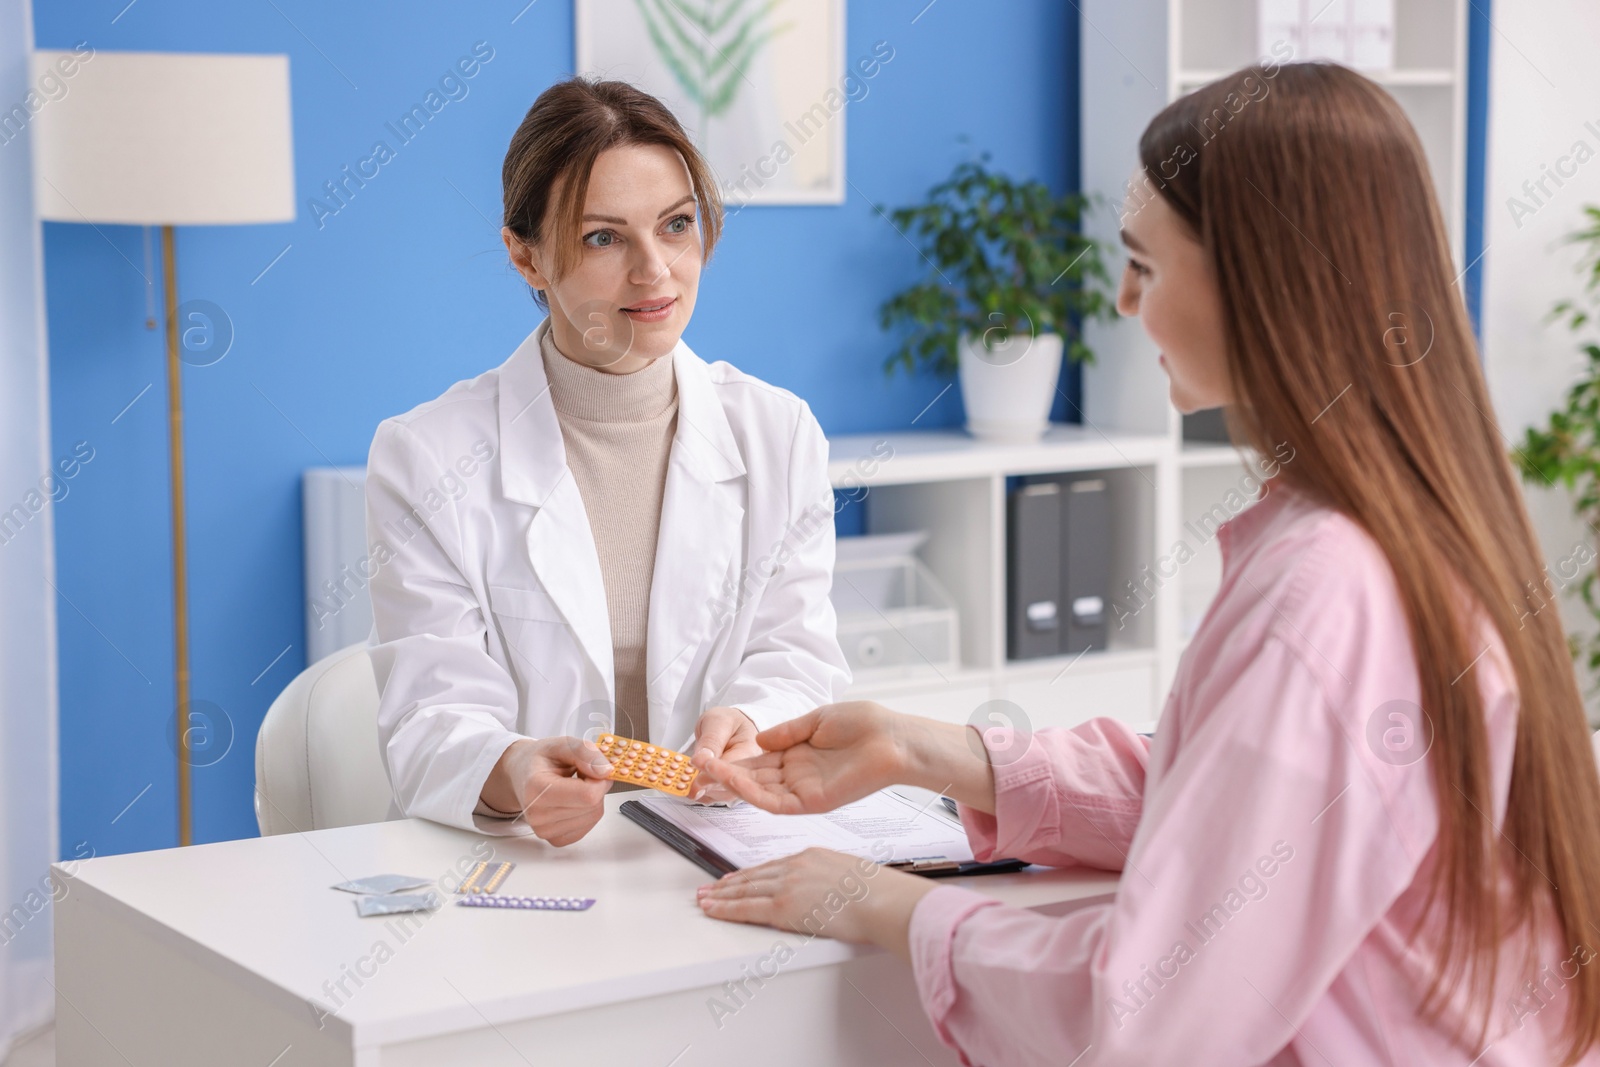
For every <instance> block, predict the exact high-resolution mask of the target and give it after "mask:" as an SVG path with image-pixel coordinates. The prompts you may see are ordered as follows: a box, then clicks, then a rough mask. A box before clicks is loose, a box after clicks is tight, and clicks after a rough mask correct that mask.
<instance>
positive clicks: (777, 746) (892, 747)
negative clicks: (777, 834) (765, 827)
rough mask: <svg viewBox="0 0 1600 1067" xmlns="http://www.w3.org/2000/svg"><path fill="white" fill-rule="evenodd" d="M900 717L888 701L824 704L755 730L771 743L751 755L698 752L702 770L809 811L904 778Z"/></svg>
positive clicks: (736, 788)
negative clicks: (736, 756) (886, 704)
mask: <svg viewBox="0 0 1600 1067" xmlns="http://www.w3.org/2000/svg"><path fill="white" fill-rule="evenodd" d="M899 718H900V716H899V715H897V714H896V713H895V712H893V711H890V710H889V709H888V708H886V707H884V706H883V705H882V704H878V703H875V702H873V701H870V700H855V701H849V702H847V703H843V704H824V705H822V706H821V707H819V708H817V709H815V710H814V711H810V712H807V713H806V714H804V715H801V716H800V717H799V718H795V719H790V720H789V721H787V722H781V723H779V724H778V725H776V726H774V727H772V728H771V729H768V730H763V731H761V732H760V733H759V734H757V735H756V742H757V743H758V744H759V745H760V746H761V747H762V748H763V749H765V750H766V751H765V752H764V753H762V754H761V755H759V756H752V757H749V758H746V759H736V760H731V761H730V760H724V759H718V758H714V757H702V756H701V755H696V756H695V757H694V763H695V765H696V766H697V767H699V768H700V771H701V773H702V774H704V775H707V776H709V777H710V778H711V779H712V780H713V781H716V782H718V783H720V784H721V785H723V786H724V787H726V788H727V789H728V790H729V791H730V792H732V793H733V794H734V795H736V796H738V797H740V798H742V799H744V800H747V801H749V802H750V803H751V804H754V805H755V806H756V807H758V808H764V809H766V810H767V811H771V812H776V813H777V814H779V815H806V814H812V813H815V812H821V811H832V810H833V809H834V808H837V807H840V806H841V805H844V804H848V803H850V802H851V801H854V800H860V799H861V798H862V797H864V796H868V795H870V794H872V793H875V792H877V791H878V790H879V789H882V788H884V787H885V786H889V785H893V784H895V783H896V782H897V781H899V780H900V779H899V777H897V776H898V775H899V773H900V772H901V769H902V768H901V762H902V760H901V746H900V742H899V739H898V737H897V736H896V733H897V732H896V722H897V720H898V719H899Z"/></svg>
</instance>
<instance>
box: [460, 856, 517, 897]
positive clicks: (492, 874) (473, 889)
mask: <svg viewBox="0 0 1600 1067" xmlns="http://www.w3.org/2000/svg"><path fill="white" fill-rule="evenodd" d="M514 867H516V864H515V863H512V862H511V861H510V860H499V861H496V862H493V863H491V862H489V861H487V860H480V861H479V862H478V863H477V864H476V865H475V866H474V867H473V868H472V870H470V871H468V872H467V876H466V877H465V878H463V879H462V880H461V886H460V888H458V889H457V890H456V892H457V893H493V892H494V891H495V890H496V889H499V888H500V883H501V882H503V881H505V880H506V875H508V874H510V873H511V871H512V868H514Z"/></svg>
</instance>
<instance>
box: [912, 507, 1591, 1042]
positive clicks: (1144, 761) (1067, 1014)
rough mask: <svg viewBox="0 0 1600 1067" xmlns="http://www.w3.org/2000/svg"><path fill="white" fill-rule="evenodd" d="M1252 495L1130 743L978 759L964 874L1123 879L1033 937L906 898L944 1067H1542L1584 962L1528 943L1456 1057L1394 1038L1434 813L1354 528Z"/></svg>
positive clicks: (1362, 541)
mask: <svg viewBox="0 0 1600 1067" xmlns="http://www.w3.org/2000/svg"><path fill="white" fill-rule="evenodd" d="M1268 486H1269V488H1268V491H1267V493H1266V495H1265V496H1264V497H1263V498H1261V499H1260V500H1258V501H1257V502H1256V503H1255V504H1254V505H1252V506H1250V507H1249V508H1247V509H1245V510H1244V511H1242V512H1241V513H1239V514H1238V515H1237V516H1235V517H1234V518H1233V519H1232V520H1230V521H1229V522H1227V523H1225V524H1224V525H1223V526H1222V528H1221V530H1220V532H1219V535H1218V536H1219V537H1220V539H1221V548H1222V554H1223V579H1222V586H1221V588H1220V590H1219V591H1218V593H1217V596H1216V599H1215V600H1214V601H1213V603H1212V605H1211V607H1210V609H1209V610H1208V612H1207V614H1206V617H1205V619H1204V621H1203V622H1202V623H1201V626H1200V629H1199V632H1198V633H1197V634H1196V635H1195V638H1194V640H1193V642H1192V643H1191V644H1190V645H1189V648H1188V650H1187V651H1186V652H1185V653H1184V656H1183V659H1182V661H1181V663H1180V664H1179V667H1178V671H1177V676H1176V678H1175V679H1174V682H1173V687H1172V692H1171V694H1170V695H1169V696H1168V698H1167V703H1166V707H1165V710H1164V711H1163V713H1162V718H1161V726H1160V729H1159V731H1158V732H1157V734H1156V737H1155V740H1154V741H1153V742H1149V741H1146V740H1145V739H1144V738H1142V737H1140V736H1139V735H1138V734H1136V733H1135V732H1134V731H1133V730H1132V728H1130V727H1129V726H1126V725H1124V724H1123V723H1121V722H1118V721H1116V720H1114V719H1108V718H1097V719H1093V720H1091V721H1089V722H1086V723H1084V724H1083V725H1081V726H1077V727H1074V728H1072V729H1070V730H1067V729H1041V730H1038V731H1036V732H1035V733H1034V735H1033V738H1032V740H1031V742H1030V743H1029V744H1028V745H1027V747H1026V749H1025V751H1024V752H1023V753H1021V754H1015V755H1008V753H1015V747H1013V746H1014V743H1013V742H1012V739H1011V736H1010V732H1009V731H1004V730H996V731H991V732H990V734H989V735H988V736H986V738H985V743H986V744H987V746H988V748H989V751H990V755H991V759H992V760H993V761H994V762H995V763H996V766H995V799H996V811H995V814H994V815H992V816H991V815H986V814H984V813H981V812H977V811H973V810H971V809H969V808H966V807H965V806H963V807H962V808H961V818H962V821H963V823H964V824H965V826H966V828H967V833H968V836H969V837H970V838H971V840H972V844H973V847H974V852H975V854H976V855H977V857H978V858H979V859H991V858H995V857H1004V856H1017V857H1021V858H1024V859H1028V860H1031V861H1033V862H1035V863H1042V864H1049V865H1052V866H1072V865H1075V864H1083V865H1088V866H1093V867H1100V868H1106V869H1112V870H1120V871H1122V872H1123V875H1122V878H1121V882H1120V885H1119V888H1118V891H1117V895H1116V899H1115V900H1114V901H1112V902H1110V903H1105V904H1099V905H1093V906H1090V907H1086V908H1083V909H1080V910H1078V911H1074V912H1071V913H1069V914H1066V915H1064V916H1059V917H1052V916H1045V915H1040V914H1038V913H1036V912H1033V911H1029V910H1026V909H1021V908H1015V907H1009V906H1006V905H1003V904H1001V903H999V902H998V901H996V900H994V899H992V898H990V897H986V896H984V895H982V894H980V893H977V892H974V891H972V890H970V889H965V888H961V887H957V886H950V885H944V886H940V887H939V888H938V889H935V890H934V891H932V892H931V893H928V894H927V895H926V896H924V897H923V898H922V900H921V901H920V902H919V903H918V904H917V907H916V910H915V912H914V913H913V914H912V919H911V931H910V932H911V955H912V966H913V970H914V972H915V976H916V982H917V987H918V990H919V992H920V994H921V997H922V1003H923V1006H924V1008H925V1009H926V1011H927V1013H928V1017H929V1018H930V1019H931V1020H932V1022H933V1025H934V1029H935V1030H936V1031H937V1033H938V1035H939V1037H940V1038H941V1040H943V1041H944V1042H945V1043H946V1044H948V1045H950V1046H951V1047H953V1048H955V1049H956V1050H957V1051H958V1052H959V1053H960V1054H961V1059H962V1062H963V1063H964V1064H968V1065H974V1064H983V1065H990V1067H998V1065H1009V1064H1051V1065H1054V1067H1067V1065H1069V1064H1070V1065H1072V1067H1091V1065H1101V1064H1119V1065H1120V1064H1130V1065H1141V1067H1142V1065H1161V1064H1182V1065H1183V1067H1207V1065H1211V1064H1217V1065H1223V1064H1226V1065H1228V1067H1248V1065H1255V1064H1272V1065H1286V1064H1306V1065H1312V1064H1326V1065H1338V1067H1346V1065H1353V1064H1397V1065H1407V1067H1409V1065H1412V1064H1430V1065H1438V1064H1460V1065H1467V1064H1474V1065H1476V1067H1512V1065H1516V1067H1522V1065H1535V1064H1537V1065H1540V1067H1543V1065H1546V1064H1552V1063H1555V1062H1556V1061H1557V1055H1556V1050H1557V1048H1558V1047H1559V1045H1558V1036H1559V1033H1558V1032H1559V1029H1560V1026H1561V1023H1562V1021H1563V1012H1564V1011H1565V1001H1564V1000H1563V999H1562V994H1561V989H1562V987H1563V985H1564V982H1563V980H1562V975H1563V974H1565V976H1566V977H1567V978H1571V977H1572V976H1573V975H1574V974H1575V973H1576V970H1577V968H1578V967H1580V966H1582V965H1583V964H1585V963H1588V962H1589V961H1591V960H1592V959H1593V949H1594V947H1595V943H1594V942H1593V941H1591V942H1590V943H1589V945H1587V946H1584V947H1583V948H1581V949H1577V950H1575V947H1574V946H1563V945H1561V944H1560V943H1559V942H1558V938H1557V936H1556V934H1555V933H1554V932H1550V931H1546V935H1545V936H1543V937H1542V938H1541V940H1540V947H1539V949H1538V954H1537V959H1538V961H1539V963H1540V964H1541V965H1543V966H1542V969H1541V970H1540V971H1539V975H1538V985H1537V986H1534V987H1525V986H1523V984H1522V982H1523V981H1524V980H1525V979H1526V976H1522V975H1517V976H1514V975H1513V974H1511V973H1508V972H1514V971H1515V969H1516V966H1515V965H1516V963H1517V962H1518V961H1519V960H1520V958H1521V956H1520V952H1521V950H1522V948H1523V942H1522V941H1508V942H1507V945H1506V951H1505V953H1504V954H1503V955H1502V957H1501V959H1502V979H1501V991H1500V992H1499V993H1497V995H1496V997H1495V1000H1494V1003H1493V1015H1492V1017H1491V1021H1490V1029H1489V1032H1488V1036H1487V1038H1486V1039H1485V1040H1484V1042H1483V1043H1482V1044H1481V1045H1478V1046H1477V1047H1474V1048H1470V1049H1468V1048H1463V1047H1460V1046H1458V1045H1455V1044H1453V1043H1452V1042H1451V1040H1450V1039H1449V1038H1448V1037H1447V1036H1446V1035H1445V1033H1444V1032H1443V1031H1442V1030H1441V1029H1438V1028H1435V1027H1432V1026H1428V1025H1426V1024H1424V1023H1422V1022H1420V1021H1419V1020H1418V1018H1417V1014H1416V1011H1415V1007H1416V1005H1417V1003H1418V1002H1419V999H1420V996H1421V993H1422V991H1423V990H1424V989H1425V988H1426V984H1427V979H1428V977H1429V974H1430V971H1429V967H1430V960H1429V958H1428V957H1427V956H1425V955H1424V954H1422V953H1421V952H1420V951H1418V950H1417V949H1416V948H1415V947H1414V946H1413V943H1412V939H1411V937H1410V936H1409V931H1410V929H1411V925H1412V920H1413V919H1414V917H1415V916H1416V915H1417V914H1418V913H1419V910H1420V905H1421V898H1422V894H1423V892H1424V890H1425V886H1426V880H1427V876H1428V874H1429V872H1430V871H1431V869H1432V866H1433V863H1434V847H1433V846H1434V839H1435V836H1436V830H1437V810H1436V807H1435V802H1434V794H1433V785H1432V780H1431V777H1430V774H1429V768H1428V761H1427V760H1426V759H1422V758H1421V754H1422V753H1423V752H1424V751H1425V749H1426V745H1427V740H1426V734H1425V733H1422V732H1416V731H1417V725H1416V724H1417V722H1418V713H1417V710H1416V703H1417V700H1418V696H1419V685H1418V679H1417V672H1416V666H1415V660H1414V657H1413V656H1412V652H1411V641H1410V636H1409V634H1408V631H1407V628H1406V621H1405V617H1404V614H1403V613H1402V610H1401V606H1400V601H1399V597H1398V594H1397V592H1396V590H1395V587H1394V579H1393V575H1392V572H1391V570H1390V568H1389V565H1388V563H1387V561H1386V559H1385V558H1384V556H1383V554H1382V553H1381V552H1380V551H1379V549H1378V547H1377V545H1376V544H1375V543H1374V542H1373V541H1372V540H1371V539H1370V538H1369V537H1368V536H1367V535H1366V534H1365V533H1364V532H1363V531H1362V530H1361V529H1360V528H1359V527H1358V526H1357V525H1356V524H1355V523H1354V522H1352V521H1351V520H1349V519H1348V518H1346V517H1344V516H1342V515H1340V514H1338V513H1337V512H1334V511H1332V510H1330V509H1328V508H1325V507H1321V506H1319V505H1317V504H1316V503H1314V502H1313V501H1311V500H1310V499H1309V498H1308V497H1307V496H1306V495H1305V494H1304V493H1302V492H1300V491H1297V490H1295V489H1292V488H1290V487H1288V486H1286V485H1280V484H1276V483H1274V482H1269V483H1268ZM1479 632H1480V634H1481V638H1480V640H1479V641H1477V642H1475V647H1483V648H1485V652H1484V653H1483V654H1482V655H1481V656H1480V658H1478V659H1477V660H1476V661H1475V669H1474V670H1473V671H1472V672H1471V673H1470V674H1467V675H1466V679H1467V681H1469V682H1476V683H1477V684H1478V685H1479V686H1480V690H1481V692H1482V693H1483V695H1484V700H1485V709H1486V713H1487V716H1488V730H1489V749H1490V763H1491V768H1492V786H1491V788H1492V795H1493V797H1494V812H1493V817H1494V820H1495V823H1496V825H1497V826H1498V825H1499V824H1500V821H1501V819H1502V817H1503V815H1504V812H1505V805H1506V795H1507V788H1508V785H1509V782H1510V767H1511V755H1512V747H1513V741H1514V738H1515V727H1516V712H1517V701H1516V692H1515V688H1514V683H1513V676H1512V673H1511V671H1510V667H1509V664H1508V662H1507V661H1506V660H1505V658H1504V650H1503V646H1502V645H1501V643H1500V642H1499V641H1498V639H1497V638H1496V637H1495V636H1494V634H1493V631H1492V629H1490V628H1489V626H1488V624H1487V622H1484V623H1483V624H1482V626H1481V628H1480V630H1479ZM1466 667H1467V664H1465V663H1463V664H1461V665H1459V666H1458V667H1456V668H1455V669H1456V670H1462V671H1464V670H1465V668H1466ZM1452 673H1453V672H1452ZM1408 712H1409V714H1408ZM1419 742H1420V743H1419ZM1468 1032H1469V1035H1471V1034H1475V1033H1476V1030H1475V1029H1472V1030H1469V1031H1468ZM1467 1040H1468V1041H1469V1043H1470V1042H1471V1037H1470V1036H1469V1038H1468V1039H1467ZM1583 1063H1584V1064H1587V1065H1595V1064H1600V1051H1591V1053H1590V1054H1589V1056H1588V1057H1587V1058H1586V1059H1584V1060H1583Z"/></svg>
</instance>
